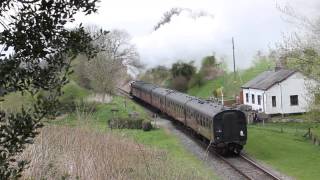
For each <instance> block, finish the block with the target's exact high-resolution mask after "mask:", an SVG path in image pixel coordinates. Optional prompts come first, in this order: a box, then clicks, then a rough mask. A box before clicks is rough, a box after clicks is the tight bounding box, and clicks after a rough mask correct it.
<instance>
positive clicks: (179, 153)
mask: <svg viewBox="0 0 320 180" xmlns="http://www.w3.org/2000/svg"><path fill="white" fill-rule="evenodd" d="M125 101H127V102H126V104H127V105H126V108H125ZM112 109H117V110H118V112H115V113H114V114H113V113H111V110H112ZM133 111H134V112H138V113H139V114H140V116H141V117H143V118H149V115H148V114H147V113H146V112H145V111H144V110H143V109H142V108H141V107H140V106H139V105H137V104H135V103H133V102H132V101H130V100H125V99H124V98H122V97H114V98H113V100H112V102H111V103H109V104H99V105H98V106H97V109H96V112H95V113H93V114H91V115H89V116H90V117H86V118H84V119H87V121H85V122H83V121H81V120H79V118H78V117H79V114H77V113H73V114H70V115H68V116H67V117H66V118H64V119H62V120H58V121H54V122H51V123H50V124H55V125H64V126H71V127H79V126H81V124H82V125H83V124H85V125H86V126H89V127H91V129H93V130H94V131H97V132H107V133H109V132H112V133H113V134H117V135H120V136H121V137H125V138H127V139H131V140H133V141H136V142H138V143H141V144H143V145H146V146H147V147H150V148H156V149H158V150H162V151H165V152H166V153H167V158H168V159H170V160H169V161H170V162H168V163H170V164H171V165H169V164H167V165H168V167H171V166H174V167H172V168H174V169H176V168H177V169H180V170H181V171H182V173H186V175H190V174H189V173H187V172H188V171H190V172H192V173H195V175H196V176H195V177H197V178H202V179H210V178H212V177H214V174H213V173H212V172H210V170H208V169H207V168H206V167H205V166H204V165H203V163H202V162H201V161H199V160H198V159H197V158H196V157H195V156H193V155H192V154H191V153H189V152H188V151H186V150H185V149H184V147H183V145H182V144H181V143H180V142H179V140H178V139H177V138H176V137H174V136H173V135H171V134H169V133H168V132H167V131H165V130H164V129H155V130H152V131H148V132H144V131H142V130H131V129H130V130H129V129H122V130H110V129H109V128H108V127H107V120H108V119H110V118H113V117H123V118H125V117H128V113H129V112H133Z"/></svg>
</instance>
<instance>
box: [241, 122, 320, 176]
mask: <svg viewBox="0 0 320 180" xmlns="http://www.w3.org/2000/svg"><path fill="white" fill-rule="evenodd" d="M310 125H311V124H309V125H308V124H304V123H300V124H298V123H281V124H278V123H277V124H266V126H265V127H262V126H261V125H251V126H249V133H248V141H247V145H246V146H245V150H246V151H247V152H248V153H249V154H250V155H252V156H253V157H255V158H257V159H258V160H260V161H264V162H266V163H267V164H269V165H271V166H273V167H274V168H276V169H277V170H279V171H281V172H284V173H286V174H288V175H289V176H292V177H295V178H297V179H317V178H318V177H320V171H319V170H318V168H317V167H319V166H320V156H319V153H320V147H319V146H315V145H312V144H311V142H310V141H309V140H307V139H305V138H304V137H303V136H302V134H303V133H304V132H306V129H307V128H308V127H309V126H310ZM312 125H313V126H314V124H312ZM281 128H283V129H284V130H283V132H281Z"/></svg>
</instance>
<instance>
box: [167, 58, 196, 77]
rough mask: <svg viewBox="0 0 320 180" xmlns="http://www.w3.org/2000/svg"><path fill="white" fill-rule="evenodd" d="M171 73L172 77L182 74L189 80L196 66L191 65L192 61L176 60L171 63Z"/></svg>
mask: <svg viewBox="0 0 320 180" xmlns="http://www.w3.org/2000/svg"><path fill="white" fill-rule="evenodd" d="M171 73H172V77H173V78H175V77H178V76H184V77H186V78H187V80H188V81H189V80H190V79H191V77H192V76H193V75H194V74H195V73H196V67H195V66H194V65H193V61H191V62H189V63H184V62H177V63H174V64H173V65H172V68H171Z"/></svg>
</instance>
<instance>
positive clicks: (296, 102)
mask: <svg viewBox="0 0 320 180" xmlns="http://www.w3.org/2000/svg"><path fill="white" fill-rule="evenodd" d="M290 104H291V106H297V105H299V99H298V95H293V96H290Z"/></svg>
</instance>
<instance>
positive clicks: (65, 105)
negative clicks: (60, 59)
mask: <svg viewBox="0 0 320 180" xmlns="http://www.w3.org/2000/svg"><path fill="white" fill-rule="evenodd" d="M62 91H63V95H62V96H61V98H60V102H61V106H60V110H59V111H60V112H62V113H63V112H73V111H75V109H76V106H77V102H79V101H83V99H84V98H86V97H87V96H88V95H89V92H88V91H87V90H86V89H84V88H82V87H80V86H79V85H78V84H76V83H75V82H70V83H68V84H67V85H65V86H64V87H63V88H62Z"/></svg>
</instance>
